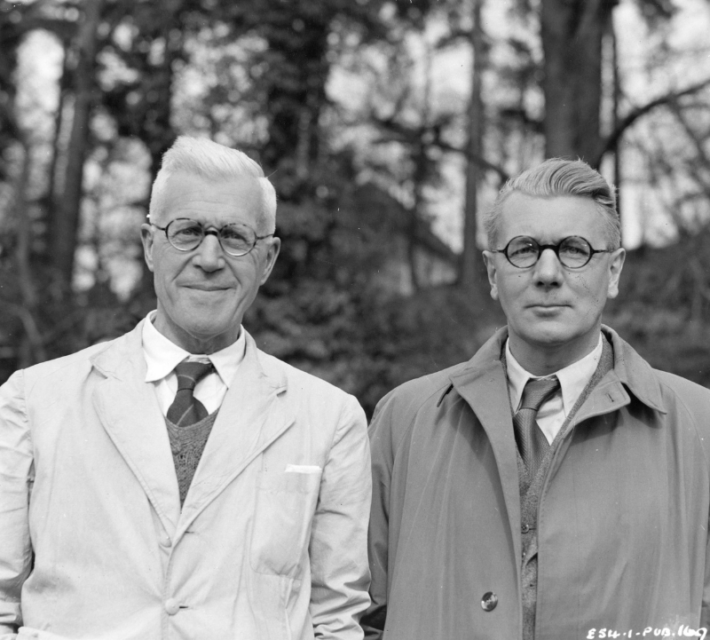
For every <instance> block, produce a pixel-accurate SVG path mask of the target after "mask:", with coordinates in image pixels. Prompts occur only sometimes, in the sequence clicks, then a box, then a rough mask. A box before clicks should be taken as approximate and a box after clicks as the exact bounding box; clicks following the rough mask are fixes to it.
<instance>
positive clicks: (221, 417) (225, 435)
mask: <svg viewBox="0 0 710 640" xmlns="http://www.w3.org/2000/svg"><path fill="white" fill-rule="evenodd" d="M143 322H145V320H143ZM141 332H142V322H141V323H139V324H138V326H137V327H136V328H135V329H133V330H132V331H131V332H130V333H128V334H126V335H124V336H122V337H120V338H118V339H116V340H114V341H113V342H112V343H110V344H109V346H108V347H107V348H106V349H104V350H103V351H101V352H99V353H98V354H96V355H94V356H93V357H92V358H91V361H92V364H93V366H94V367H95V368H96V369H97V370H98V371H99V372H100V373H101V374H102V375H103V376H104V380H103V381H101V382H100V383H99V384H98V385H97V388H96V390H95V392H94V405H95V407H96V410H97V412H98V414H99V417H100V420H101V423H102V425H103V427H104V429H106V431H107V433H108V435H109V437H110V438H111V439H112V440H113V442H114V444H115V446H116V448H117V449H118V451H119V453H120V454H121V455H122V456H123V458H124V459H125V461H126V463H127V464H128V465H129V467H130V468H131V469H132V471H133V473H134V475H135V476H136V477H137V479H138V481H139V482H140V484H141V486H142V487H143V489H144V491H145V492H146V494H147V496H148V498H149V500H150V501H151V503H152V504H153V507H154V508H155V510H156V513H157V514H158V516H159V517H160V519H161V521H162V522H163V525H164V526H165V529H166V530H167V531H168V532H169V533H170V534H171V535H173V534H180V532H183V531H185V530H186V529H187V527H188V526H189V524H190V523H191V522H192V521H193V520H194V518H195V517H196V516H197V515H198V514H199V513H200V512H201V511H202V510H203V509H204V508H205V507H206V506H207V505H208V504H209V503H210V502H211V501H212V500H213V499H214V498H215V497H216V496H217V495H218V494H219V493H220V492H221V491H223V490H224V489H225V488H226V486H227V485H228V484H229V483H230V482H231V481H232V480H234V479H235V478H236V477H237V476H238V475H239V474H240V473H241V472H242V471H243V470H244V469H245V468H246V467H247V465H248V464H249V463H250V462H251V461H252V460H253V459H254V458H255V457H256V456H258V455H259V454H260V453H261V452H262V451H263V450H264V449H265V448H266V447H267V446H269V444H271V443H272V442H273V441H274V440H275V439H276V438H278V437H279V436H280V435H281V434H282V433H283V432H284V431H286V430H287V429H288V428H289V427H290V426H291V425H292V424H293V423H294V422H295V415H294V411H293V409H292V408H291V407H290V403H288V402H286V401H285V395H284V394H285V392H286V390H287V384H286V376H285V374H284V372H283V369H282V367H280V366H279V363H278V361H277V360H275V359H274V358H271V357H270V356H267V355H265V354H262V353H261V352H260V351H259V350H258V349H257V347H256V344H255V342H254V340H253V338H252V337H251V336H250V335H249V334H247V335H246V343H247V344H246V351H245V355H244V360H243V361H242V363H241V364H240V366H239V368H238V369H237V373H236V374H235V376H234V378H233V380H232V382H231V384H230V388H229V391H228V392H227V394H226V396H225V398H224V401H223V402H222V406H221V408H220V411H219V414H218V416H217V419H216V421H215V424H214V426H213V428H212V432H211V434H210V437H209V439H208V441H207V445H206V447H205V450H204V452H203V454H202V458H201V460H200V464H199V466H198V468H197V471H196V473H195V476H194V478H193V480H192V484H191V485H190V491H189V493H188V496H187V499H186V501H185V504H184V505H183V508H182V511H181V509H180V499H179V494H178V488H177V478H176V476H175V467H174V463H173V459H172V454H171V451H170V442H169V439H168V434H167V429H166V428H165V417H164V416H163V414H162V412H161V411H160V408H159V406H158V401H157V399H156V396H155V392H154V389H153V385H152V384H151V383H147V382H145V371H146V365H145V358H144V357H143V350H142V346H141ZM267 418H268V419H267Z"/></svg>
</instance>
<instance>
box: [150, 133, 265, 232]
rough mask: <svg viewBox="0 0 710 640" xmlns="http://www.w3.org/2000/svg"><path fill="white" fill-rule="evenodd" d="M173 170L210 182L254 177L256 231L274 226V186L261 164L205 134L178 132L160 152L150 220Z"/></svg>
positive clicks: (158, 210) (155, 214) (161, 205)
mask: <svg viewBox="0 0 710 640" xmlns="http://www.w3.org/2000/svg"><path fill="white" fill-rule="evenodd" d="M176 173H185V174H188V175H193V176H199V177H200V178H204V179H205V180H209V181H211V182H231V181H235V180H239V179H244V178H247V179H249V178H253V179H254V180H256V182H257V184H258V185H259V188H260V190H261V211H260V212H259V223H258V224H259V227H260V228H259V229H256V231H257V233H273V232H274V230H275V228H276V190H275V189H274V187H273V185H272V184H271V182H269V179H268V178H266V177H265V176H264V171H263V170H262V168H261V167H260V166H259V165H258V163H256V162H255V161H254V160H252V159H251V158H250V157H249V156H248V155H246V154H245V153H243V152H241V151H238V150H237V149H230V148H229V147H225V146H224V145H221V144H217V143H216V142H212V141H211V140H207V139H206V138H190V137H188V136H180V137H179V138H178V139H177V140H176V141H175V143H174V144H173V146H172V147H170V149H168V150H167V151H166V152H165V154H164V155H163V162H162V164H161V167H160V171H158V175H157V176H156V178H155V182H153V188H152V190H151V194H150V208H149V214H148V215H149V217H150V218H151V220H152V221H153V222H155V221H156V220H157V219H159V218H160V216H161V214H162V213H163V208H164V202H165V188H166V184H167V181H168V178H170V176H172V175H174V174H176Z"/></svg>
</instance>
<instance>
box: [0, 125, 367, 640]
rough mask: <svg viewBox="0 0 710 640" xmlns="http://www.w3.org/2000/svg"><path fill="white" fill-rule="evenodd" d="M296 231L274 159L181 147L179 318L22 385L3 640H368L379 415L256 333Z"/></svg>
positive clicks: (171, 309) (164, 210)
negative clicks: (282, 231) (283, 209)
mask: <svg viewBox="0 0 710 640" xmlns="http://www.w3.org/2000/svg"><path fill="white" fill-rule="evenodd" d="M275 212H276V195H275V192H274V188H273V186H272V185H271V184H270V182H269V181H268V180H267V179H266V178H265V177H264V174H263V171H262V170H261V168H260V167H259V166H258V165H257V164H256V163H255V162H254V161H252V160H251V159H249V158H248V157H247V156H246V155H244V154H243V153H241V152H239V151H236V150H233V149H229V148H227V147H224V146H222V145H218V144H216V143H213V142H210V141H208V140H198V139H191V138H186V137H182V138H178V140H177V141H176V143H175V144H174V146H173V147H172V148H171V149H170V150H169V151H168V152H167V153H166V154H165V157H164V159H163V165H162V168H161V170H160V172H159V174H158V176H157V178H156V180H155V183H154V185H153V191H152V195H151V204H150V216H149V218H150V221H149V222H148V223H146V224H144V225H143V226H142V230H141V231H142V239H143V246H144V250H145V260H146V263H147V265H148V268H149V269H150V270H151V271H152V272H153V274H154V280H155V290H156V293H157V298H158V306H157V310H156V311H153V312H151V313H150V314H149V315H148V316H147V317H146V318H145V319H144V320H143V321H142V322H141V323H140V324H139V325H138V326H137V327H136V328H135V329H134V330H133V331H131V332H130V333H128V334H126V335H124V336H121V337H119V338H117V339H115V340H113V341H111V342H107V343H102V344H99V345H95V346H93V347H90V348H88V349H86V350H84V351H80V352H79V353H76V354H73V355H70V356H68V357H65V358H60V359H57V360H53V361H50V362H46V363H43V364H40V365H37V366H34V367H31V368H29V369H26V370H22V371H18V372H16V373H15V374H14V375H13V376H12V377H11V378H10V380H9V381H8V382H7V383H6V384H5V385H3V386H2V387H1V388H0V638H18V639H25V638H35V639H37V640H57V639H75V638H92V639H93V640H101V639H107V640H108V639H109V638H110V639H115V640H119V639H120V640H129V639H135V640H154V639H157V638H183V639H185V640H188V639H189V640H198V639H200V638H204V639H205V640H219V639H223V638H224V639H226V638H244V639H250V640H251V639H255V638H265V639H266V638H294V639H301V640H307V639H311V638H336V637H337V638H339V639H343V640H348V639H353V640H357V639H359V638H361V637H362V630H361V629H360V626H359V624H358V618H359V615H360V614H361V612H362V611H363V610H364V609H365V608H367V606H368V603H369V598H368V593H367V590H368V584H369V571H368V567H367V549H366V531H367V519H368V514H369V506H370V496H371V490H370V467H369V448H368V443H367V435H366V423H365V417H364V414H363V411H362V409H361V408H360V406H359V404H358V403H357V401H356V400H355V399H354V398H353V397H352V396H349V395H347V394H345V393H344V392H342V391H339V390H338V389H336V388H334V387H332V386H331V385H329V384H327V383H325V382H323V381H321V380H318V379H317V378H315V377H313V376H311V375H308V374H306V373H303V372H301V371H298V370H296V369H294V368H293V367H290V366H288V365H287V364H285V363H283V362H281V361H279V360H277V359H275V358H273V357H271V356H268V355H266V354H264V353H263V352H261V351H260V350H259V349H258V348H257V347H256V345H255V343H254V341H253V339H252V338H251V337H250V336H249V334H248V333H247V332H246V331H245V329H244V328H243V327H242V318H243V316H244V313H245V312H246V310H247V309H248V308H249V306H250V305H251V303H252V302H253V300H254V298H255V296H256V294H257V291H258V289H259V286H260V285H262V284H263V283H264V282H265V281H266V279H267V278H268V277H269V274H270V273H271V270H272V268H273V266H274V263H275V261H276V258H277V256H278V253H279V248H280V240H279V239H278V238H277V237H275V236H274V231H275ZM3 634H4V635H3Z"/></svg>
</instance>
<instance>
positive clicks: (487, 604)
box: [481, 591, 498, 611]
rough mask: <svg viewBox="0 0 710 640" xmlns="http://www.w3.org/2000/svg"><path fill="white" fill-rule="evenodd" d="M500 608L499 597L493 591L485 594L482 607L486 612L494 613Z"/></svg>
mask: <svg viewBox="0 0 710 640" xmlns="http://www.w3.org/2000/svg"><path fill="white" fill-rule="evenodd" d="M497 606H498V596H497V595H496V594H495V593H493V592H492V591H488V592H486V593H484V594H483V600H481V607H483V610H484V611H493V609H495V608H496V607H497Z"/></svg>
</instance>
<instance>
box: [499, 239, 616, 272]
mask: <svg viewBox="0 0 710 640" xmlns="http://www.w3.org/2000/svg"><path fill="white" fill-rule="evenodd" d="M545 249H552V250H553V251H554V252H555V255H556V256H557V259H558V260H559V261H560V263H561V264H562V266H564V267H567V268H568V269H581V268H582V267H585V266H586V265H587V264H589V261H590V260H591V259H592V257H593V256H594V254H595V253H611V252H612V251H613V249H593V248H592V245H590V244H589V241H588V240H587V239H586V238H582V237H581V236H567V237H566V238H562V240H560V241H559V242H558V243H557V244H540V243H539V242H538V241H537V240H535V238H531V237H530V236H515V238H513V239H512V240H511V241H510V242H509V243H508V244H507V245H506V246H505V248H504V249H495V250H494V253H502V254H504V255H505V257H506V258H507V259H508V262H510V264H512V265H513V266H514V267H517V268H518V269H527V268H529V267H532V266H534V265H535V264H537V261H538V260H539V259H540V256H541V255H542V252H543V251H544V250H545Z"/></svg>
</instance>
